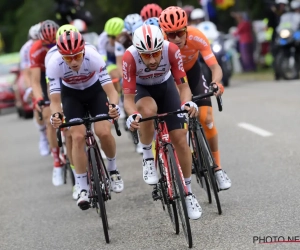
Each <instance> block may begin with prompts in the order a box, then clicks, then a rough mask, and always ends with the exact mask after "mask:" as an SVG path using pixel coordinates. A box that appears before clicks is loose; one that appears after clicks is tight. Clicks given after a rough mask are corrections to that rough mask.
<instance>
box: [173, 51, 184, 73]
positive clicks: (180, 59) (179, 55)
mask: <svg viewBox="0 0 300 250" xmlns="http://www.w3.org/2000/svg"><path fill="white" fill-rule="evenodd" d="M175 58H176V59H177V61H178V69H179V70H181V71H183V72H184V69H183V62H182V57H181V53H180V50H177V51H176V53H175Z"/></svg>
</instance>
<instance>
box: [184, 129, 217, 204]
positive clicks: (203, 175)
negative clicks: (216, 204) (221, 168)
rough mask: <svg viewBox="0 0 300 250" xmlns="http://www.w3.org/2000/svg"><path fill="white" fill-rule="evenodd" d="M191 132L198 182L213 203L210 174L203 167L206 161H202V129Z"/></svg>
mask: <svg viewBox="0 0 300 250" xmlns="http://www.w3.org/2000/svg"><path fill="white" fill-rule="evenodd" d="M189 134H190V141H191V143H192V147H193V153H192V158H193V163H194V169H195V174H196V179H197V183H198V184H199V185H200V186H201V187H202V188H203V189H204V190H205V191H206V194H207V198H208V202H209V203H212V198H211V191H210V186H209V181H208V174H207V172H205V171H204V169H203V165H204V163H203V161H202V158H201V152H200V145H199V138H200V130H196V131H189Z"/></svg>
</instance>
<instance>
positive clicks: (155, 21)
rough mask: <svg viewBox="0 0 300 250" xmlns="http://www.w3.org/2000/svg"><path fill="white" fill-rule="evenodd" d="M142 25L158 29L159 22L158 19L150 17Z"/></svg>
mask: <svg viewBox="0 0 300 250" xmlns="http://www.w3.org/2000/svg"><path fill="white" fill-rule="evenodd" d="M144 24H147V25H155V26H157V27H159V21H158V18H157V17H150V18H148V19H147V20H146V21H145V22H144Z"/></svg>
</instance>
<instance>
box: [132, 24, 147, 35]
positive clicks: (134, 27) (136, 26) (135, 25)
mask: <svg viewBox="0 0 300 250" xmlns="http://www.w3.org/2000/svg"><path fill="white" fill-rule="evenodd" d="M143 24H144V22H143V21H141V22H137V23H135V24H134V25H132V27H131V33H133V32H135V30H136V29H137V28H139V27H141V26H142V25H143Z"/></svg>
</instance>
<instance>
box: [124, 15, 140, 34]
mask: <svg viewBox="0 0 300 250" xmlns="http://www.w3.org/2000/svg"><path fill="white" fill-rule="evenodd" d="M139 25H140V26H141V25H143V19H142V17H141V16H140V15H139V14H137V13H135V14H129V15H127V16H126V17H125V19H124V26H125V29H126V30H127V31H129V32H130V33H132V32H134V30H133V27H138V26H139Z"/></svg>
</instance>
